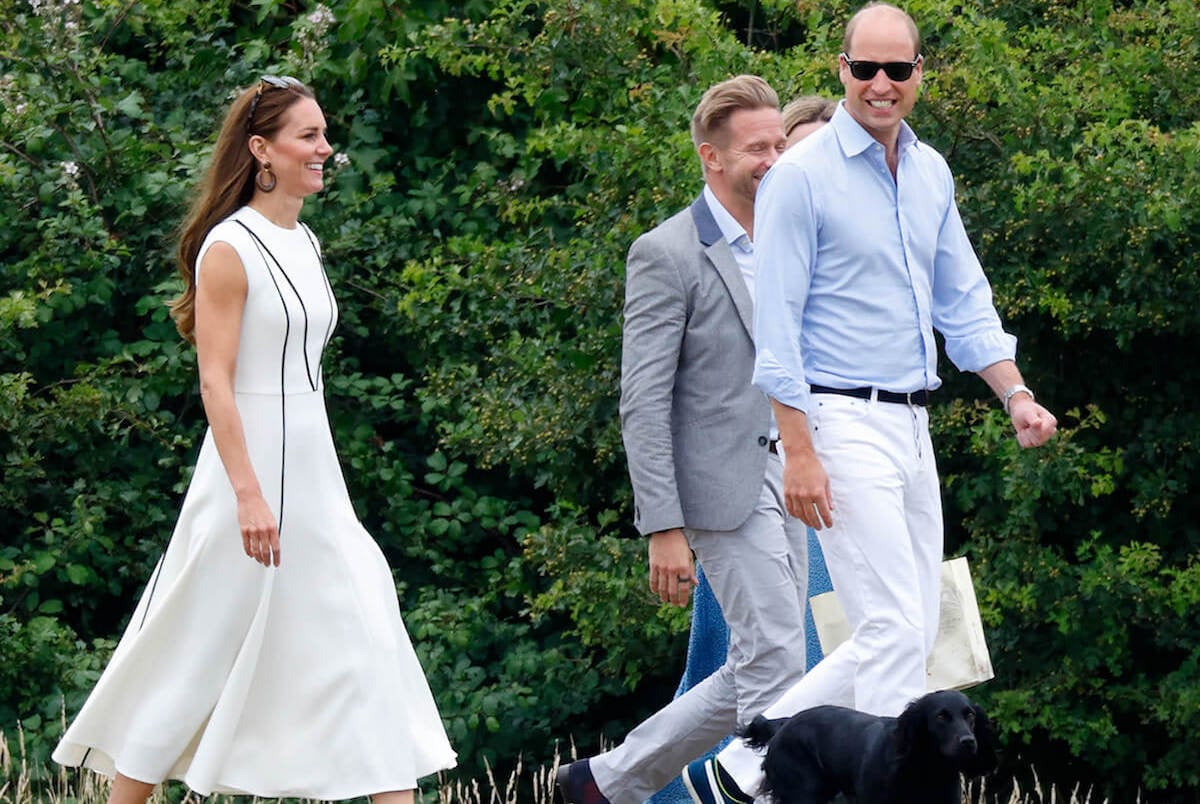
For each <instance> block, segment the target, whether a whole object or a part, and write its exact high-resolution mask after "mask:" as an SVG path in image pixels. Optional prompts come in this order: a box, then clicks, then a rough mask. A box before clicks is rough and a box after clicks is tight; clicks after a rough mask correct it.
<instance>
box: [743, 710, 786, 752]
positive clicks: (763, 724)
mask: <svg viewBox="0 0 1200 804" xmlns="http://www.w3.org/2000/svg"><path fill="white" fill-rule="evenodd" d="M784 722H786V721H784V720H767V719H766V718H765V717H763V716H762V715H756V716H755V717H754V720H751V721H750V723H749V724H747V725H746V726H744V727H742V728H739V729H738V730H737V731H736V732H735V736H737V737H741V738H742V739H743V740H745V741H746V745H748V746H750V747H751V748H757V749H761V748H766V747H767V743H769V742H770V741H771V738H772V737H774V736H775V732H777V731H779V727H780V726H781V725H782V724H783V723H784Z"/></svg>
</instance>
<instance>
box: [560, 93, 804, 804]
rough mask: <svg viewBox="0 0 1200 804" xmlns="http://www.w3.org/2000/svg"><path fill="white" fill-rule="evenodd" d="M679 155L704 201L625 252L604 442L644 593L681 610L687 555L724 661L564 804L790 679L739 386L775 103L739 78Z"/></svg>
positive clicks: (781, 536)
mask: <svg viewBox="0 0 1200 804" xmlns="http://www.w3.org/2000/svg"><path fill="white" fill-rule="evenodd" d="M692 139H693V142H694V143H695V145H696V150H697V153H698V155H699V156H700V160H701V164H702V166H703V169H704V178H705V188H704V191H703V192H702V193H701V195H700V196H699V197H698V198H697V199H696V201H695V202H694V203H693V204H692V205H691V206H690V207H688V208H687V209H685V210H683V211H681V212H679V213H677V214H676V215H674V216H673V217H671V218H670V219H669V220H667V221H665V222H664V223H662V224H660V225H659V226H657V227H656V228H654V229H653V230H652V231H650V232H648V233H646V234H644V235H642V236H641V237H640V238H638V240H637V241H636V242H635V243H634V244H633V246H632V248H630V250H629V256H628V260H627V263H626V279H625V283H626V284H625V324H624V342H623V355H622V361H621V430H622V436H623V439H624V442H625V451H626V454H627V457H628V461H629V475H630V479H631V480H632V483H633V493H634V506H635V507H634V524H635V525H636V527H637V529H638V531H639V532H640V533H642V534H643V535H645V536H647V537H648V544H649V560H650V579H649V581H650V588H651V590H653V591H654V592H655V593H656V594H657V595H659V597H660V598H661V599H663V600H664V601H669V602H672V603H676V604H679V605H684V604H686V603H687V599H688V595H689V592H690V591H691V588H692V584H693V583H694V582H695V573H694V567H693V563H692V555H693V553H694V554H695V556H696V558H698V559H699V561H700V563H701V565H703V567H704V571H705V574H706V575H707V577H708V580H709V583H710V584H711V586H712V589H713V592H714V595H715V596H716V599H717V602H718V603H720V605H721V609H722V611H723V613H724V615H725V619H726V621H727V622H728V624H729V632H730V639H729V652H728V658H727V660H726V662H725V664H724V666H722V667H721V668H720V669H719V670H718V671H717V672H716V673H714V674H713V675H711V676H709V677H708V678H707V679H705V680H704V681H703V682H701V683H700V684H698V685H697V686H695V687H692V688H691V689H689V690H688V691H687V692H685V693H684V694H683V695H681V696H680V697H678V698H676V699H675V700H674V701H672V702H671V703H670V704H668V705H667V706H666V707H665V708H663V709H661V710H660V711H658V712H657V713H656V714H654V715H652V716H651V717H650V718H648V719H647V720H646V721H645V722H643V723H642V724H641V725H639V726H638V727H637V728H635V729H634V730H633V731H632V732H630V733H629V735H628V736H627V737H626V739H625V741H624V742H623V743H622V744H621V745H620V746H618V747H617V748H615V749H613V750H612V751H608V752H606V753H604V754H600V755H598V756H595V757H592V758H590V759H584V760H580V761H578V762H573V763H571V764H569V765H566V766H563V767H562V768H560V770H559V774H558V786H559V789H560V790H561V791H562V793H563V796H564V797H565V798H566V800H567V801H568V802H569V803H570V804H605V802H613V804H640V802H642V801H644V800H645V799H647V798H648V797H649V796H651V795H653V794H654V792H655V791H657V790H658V789H659V788H661V787H662V786H663V785H665V784H666V783H668V782H669V781H670V780H671V779H672V778H673V777H674V776H675V775H676V774H677V773H678V772H679V768H681V767H682V766H683V765H684V764H686V763H687V762H688V761H689V760H692V759H695V758H696V757H698V756H700V755H701V754H703V753H704V752H705V751H707V750H709V749H710V748H712V747H713V746H714V745H716V743H718V742H719V741H720V740H721V739H722V738H724V737H725V736H726V735H728V734H730V733H731V732H732V731H733V730H734V729H735V728H736V727H737V725H738V724H739V723H747V722H749V720H750V719H751V718H753V717H754V715H756V714H758V713H759V712H761V711H762V710H763V709H764V708H765V707H766V706H767V704H769V703H770V702H771V701H773V700H774V699H775V697H776V696H777V695H778V693H779V692H781V691H782V690H784V689H787V688H788V687H789V686H790V685H791V684H793V683H795V682H796V681H797V680H798V679H799V678H800V676H802V675H803V673H804V667H805V656H804V645H805V642H804V607H805V604H806V601H807V595H806V592H807V582H808V563H807V533H806V530H805V527H804V525H803V524H802V523H800V522H799V521H798V520H795V519H793V518H791V517H789V516H788V514H787V511H786V509H785V506H784V502H783V496H782V465H781V462H780V456H779V450H778V449H777V442H776V438H777V436H776V430H775V426H774V423H773V420H772V417H771V407H770V404H769V403H768V401H767V399H766V397H765V396H764V395H763V394H762V392H761V391H759V390H758V389H756V388H755V387H754V386H753V385H752V384H751V381H750V380H751V375H752V373H753V368H754V344H753V341H752V340H751V331H752V327H753V308H752V302H751V299H752V298H753V260H752V254H753V247H752V245H751V238H752V237H753V216H754V194H755V191H756V189H757V187H758V182H759V180H760V179H761V178H762V176H763V174H764V173H766V171H767V169H768V168H769V167H770V166H771V165H772V164H773V163H774V162H775V160H776V159H777V158H778V157H779V155H780V154H781V153H782V152H783V149H784V147H785V142H786V137H785V135H784V131H783V122H782V117H781V116H780V113H779V100H778V98H777V96H776V94H775V92H774V90H772V89H771V88H770V86H768V85H767V83H766V82H765V81H763V80H762V79H761V78H758V77H756V76H748V75H742V76H737V77H736V78H732V79H729V80H728V81H724V82H722V83H720V84H717V85H715V86H713V87H711V88H710V89H709V90H708V91H707V92H706V93H705V94H704V97H703V98H702V99H701V101H700V104H699V105H698V106H697V108H696V112H695V115H694V116H693V118H692Z"/></svg>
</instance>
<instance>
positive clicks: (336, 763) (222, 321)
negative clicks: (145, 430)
mask: <svg viewBox="0 0 1200 804" xmlns="http://www.w3.org/2000/svg"><path fill="white" fill-rule="evenodd" d="M331 154H332V149H331V148H330V146H329V143H328V141H327V140H326V137H325V118H324V116H323V114H322V112H321V108H320V106H319V105H318V104H317V101H316V99H315V98H314V97H313V94H312V92H311V91H310V90H309V89H308V88H307V87H306V86H304V85H303V84H301V83H300V82H299V81H297V80H296V79H294V78H287V77H285V78H279V77H275V76H266V77H264V78H263V79H262V80H261V81H260V82H259V83H258V84H257V85H255V86H254V87H251V88H249V89H247V90H245V91H243V92H242V93H241V94H240V95H239V97H238V98H237V99H236V100H235V101H234V103H233V105H232V106H231V108H230V109H229V112H228V114H227V115H226V118H225V122H224V125H223V126H222V129H221V132H220V135H219V137H218V141H217V145H216V148H215V151H214V153H213V160H212V165H211V167H210V168H209V171H208V174H207V176H206V178H205V181H204V183H203V185H202V188H201V192H200V194H199V197H198V199H197V201H196V203H195V205H194V206H193V208H192V211H191V214H190V217H189V218H188V220H187V222H186V223H185V225H184V228H183V233H182V237H181V242H180V248H179V261H180V271H181V273H182V274H183V276H184V279H185V291H184V293H183V294H182V295H181V296H180V298H178V299H176V300H175V302H174V304H173V305H172V314H173V315H174V316H175V320H176V324H177V325H178V327H179V330H180V332H181V333H182V334H183V336H184V337H185V338H187V339H188V340H189V341H192V342H193V343H195V345H196V355H197V361H198V364H199V371H200V393H201V396H202V398H203V401H204V411H205V415H206V417H207V419H208V423H209V428H208V431H207V433H206V434H205V438H204V443H203V445H202V447H201V450H200V455H199V458H198V459H197V463H196V468H195V472H194V473H193V476H192V480H191V483H190V485H189V487H188V492H187V496H186V498H185V500H184V504H183V507H182V509H181V511H180V515H179V521H178V523H177V525H176V528H175V531H174V534H173V535H172V537H171V542H170V544H169V545H168V547H167V551H166V553H165V554H164V555H163V558H162V559H161V561H160V562H159V565H158V567H157V568H156V569H155V571H154V574H153V576H152V577H151V579H150V581H149V583H148V584H147V586H146V590H145V592H144V593H143V595H142V598H141V600H140V602H139V604H138V606H137V608H136V610H135V611H134V614H133V618H132V619H131V621H130V623H129V626H128V628H127V629H126V631H125V634H124V636H123V637H122V639H121V642H120V644H119V645H118V646H117V649H116V651H115V652H114V654H113V657H112V661H111V662H110V663H109V665H108V667H107V668H106V669H105V671H104V674H103V675H102V676H101V678H100V680H99V682H98V683H97V685H96V688H95V690H93V692H92V694H91V696H90V697H89V698H88V700H87V703H86V704H84V707H83V709H82V710H81V711H80V713H79V715H78V716H77V717H76V719H75V720H74V722H73V723H72V724H71V726H70V728H69V729H68V730H67V733H66V734H65V735H64V736H63V739H62V741H61V743H60V744H59V745H58V747H57V748H56V749H55V752H54V759H55V760H56V761H58V762H60V763H62V764H64V765H69V766H82V767H88V768H92V769H95V770H97V771H99V772H101V773H104V774H106V775H109V776H114V777H115V779H114V782H113V786H112V792H111V795H110V797H109V799H108V800H109V804H129V802H138V804H141V802H144V801H145V800H146V799H147V798H148V796H149V795H150V793H151V791H152V790H153V788H154V786H155V784H157V783H159V782H161V781H163V780H165V779H180V780H182V781H184V782H185V783H186V784H187V785H188V786H189V787H191V788H192V789H193V790H195V791H197V792H198V793H201V794H205V795H207V794H209V793H212V792H225V793H241V794H252V795H258V796H279V797H282V796H295V797H305V798H315V799H326V800H338V799H346V798H353V797H359V796H364V795H369V796H371V797H372V799H373V801H374V802H375V803H376V804H401V802H404V803H405V804H411V802H412V801H413V798H414V796H413V791H414V789H415V788H416V784H417V779H419V778H420V777H422V776H425V775H428V774H431V773H434V772H436V771H438V770H441V769H444V768H450V767H453V766H454V764H455V754H454V751H453V750H452V749H451V747H450V744H449V741H448V740H447V738H446V734H445V731H444V729H443V727H442V723H441V719H440V718H439V716H438V712H437V708H436V706H435V704H434V701H433V696H432V695H431V694H430V691H429V686H428V684H427V683H426V681H425V676H424V673H423V672H422V670H421V667H420V665H419V663H418V661H417V657H416V654H415V653H414V651H413V648H412V645H411V643H410V641H409V638H408V634H407V632H406V631H405V629H404V625H403V623H402V622H401V619H400V609H399V605H398V603H397V600H396V592H395V586H394V583H393V580H392V576H391V572H390V570H389V569H388V566H387V563H386V561H385V560H384V558H383V554H382V553H381V552H380V550H379V548H378V547H377V546H376V544H375V542H374V541H373V540H372V539H371V537H370V535H369V534H367V532H366V531H365V530H364V529H363V527H362V525H361V524H360V523H359V522H358V519H357V517H356V516H355V513H354V510H353V508H352V506H351V503H350V499H349V495H348V494H347V492H346V485H345V481H344V479H343V477H342V472H341V467H340V465H339V463H338V460H337V455H336V453H335V451H334V446H333V441H332V438H331V436H330V432H329V423H328V420H327V417H326V413H325V401H324V394H323V382H322V373H321V353H322V350H323V349H324V347H325V345H326V344H327V343H328V341H329V336H330V333H331V332H332V330H333V326H334V323H335V321H336V318H337V309H336V306H335V303H334V299H333V294H332V292H331V290H330V287H329V282H328V279H327V278H326V275H325V270H324V264H323V261H322V257H321V250H320V246H319V244H318V243H317V240H316V238H315V237H314V236H313V234H312V232H311V231H310V230H309V229H308V227H307V226H305V225H304V224H303V223H301V222H300V221H299V215H300V209H301V206H302V205H303V202H304V198H305V197H307V196H308V195H311V194H312V193H315V192H317V191H319V190H320V189H321V187H322V173H321V170H322V165H323V164H324V162H325V160H326V159H328V158H329V156H330V155H331ZM284 548H286V550H285V549H284ZM285 552H286V553H287V555H283V554H284V553H285Z"/></svg>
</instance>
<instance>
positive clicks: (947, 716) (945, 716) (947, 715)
mask: <svg viewBox="0 0 1200 804" xmlns="http://www.w3.org/2000/svg"><path fill="white" fill-rule="evenodd" d="M937 719H938V720H940V721H941V722H942V723H945V722H946V721H947V720H949V719H950V713H949V712H947V711H946V710H945V709H943V710H942V711H940V712H938V713H937Z"/></svg>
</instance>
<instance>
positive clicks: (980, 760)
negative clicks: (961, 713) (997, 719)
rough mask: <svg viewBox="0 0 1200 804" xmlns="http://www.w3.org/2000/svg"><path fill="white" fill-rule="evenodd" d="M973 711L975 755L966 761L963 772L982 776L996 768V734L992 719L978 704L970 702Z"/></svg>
mask: <svg viewBox="0 0 1200 804" xmlns="http://www.w3.org/2000/svg"><path fill="white" fill-rule="evenodd" d="M971 709H972V710H974V712H975V756H974V757H972V758H971V759H970V760H968V761H967V763H966V767H964V768H963V772H964V773H966V774H968V775H970V776H982V775H984V774H985V773H990V772H992V771H994V770H995V769H996V734H995V732H994V731H993V730H992V721H990V720H988V716H987V714H986V713H985V712H984V711H983V710H982V709H981V708H980V707H979V705H978V704H974V703H972V704H971Z"/></svg>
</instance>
